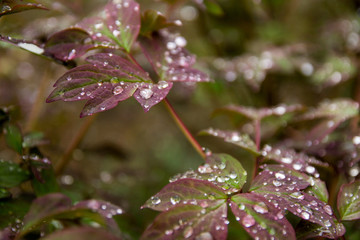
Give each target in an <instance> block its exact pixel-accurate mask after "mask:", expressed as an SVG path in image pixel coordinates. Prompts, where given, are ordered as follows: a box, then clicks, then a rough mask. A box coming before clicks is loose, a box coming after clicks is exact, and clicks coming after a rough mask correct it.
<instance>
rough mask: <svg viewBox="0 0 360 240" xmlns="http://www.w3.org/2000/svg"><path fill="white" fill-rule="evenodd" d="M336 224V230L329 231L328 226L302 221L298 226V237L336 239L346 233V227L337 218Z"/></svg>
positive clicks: (300, 239)
mask: <svg viewBox="0 0 360 240" xmlns="http://www.w3.org/2000/svg"><path fill="white" fill-rule="evenodd" d="M334 223H335V225H336V229H337V231H336V232H333V231H329V229H327V228H326V227H323V226H321V225H318V224H314V223H311V222H306V221H301V222H300V223H299V224H298V225H297V227H296V233H297V234H296V239H298V240H302V239H309V238H316V237H321V238H331V239H336V238H339V237H341V236H343V235H344V234H345V227H344V225H342V224H341V223H339V222H338V221H337V220H336V219H335V220H334Z"/></svg>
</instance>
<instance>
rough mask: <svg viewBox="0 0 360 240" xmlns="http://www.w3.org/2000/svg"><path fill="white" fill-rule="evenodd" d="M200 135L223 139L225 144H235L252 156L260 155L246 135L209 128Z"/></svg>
mask: <svg viewBox="0 0 360 240" xmlns="http://www.w3.org/2000/svg"><path fill="white" fill-rule="evenodd" d="M200 135H211V136H214V137H219V138H223V139H224V141H225V142H228V143H232V144H235V145H237V146H239V147H241V148H243V149H245V150H247V151H250V152H251V153H253V154H254V155H260V154H259V152H258V151H257V150H256V145H255V143H254V141H253V140H252V139H251V138H250V137H249V135H247V134H240V133H239V132H237V131H224V130H219V129H213V128H209V129H207V130H203V131H201V132H200Z"/></svg>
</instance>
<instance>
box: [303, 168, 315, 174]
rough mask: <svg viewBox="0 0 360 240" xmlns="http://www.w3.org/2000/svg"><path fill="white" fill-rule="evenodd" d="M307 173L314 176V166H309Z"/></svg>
mask: <svg viewBox="0 0 360 240" xmlns="http://www.w3.org/2000/svg"><path fill="white" fill-rule="evenodd" d="M305 171H306V172H307V173H309V174H313V173H314V172H315V168H314V167H313V166H307V167H306V168H305Z"/></svg>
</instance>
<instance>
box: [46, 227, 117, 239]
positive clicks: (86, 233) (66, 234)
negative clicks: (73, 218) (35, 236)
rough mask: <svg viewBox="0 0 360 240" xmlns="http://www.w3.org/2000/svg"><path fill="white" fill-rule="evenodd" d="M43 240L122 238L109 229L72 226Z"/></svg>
mask: <svg viewBox="0 0 360 240" xmlns="http://www.w3.org/2000/svg"><path fill="white" fill-rule="evenodd" d="M42 239H43V240H65V239H76V240H99V239H102V240H120V238H118V237H116V236H114V235H111V234H110V233H108V232H107V231H105V230H103V229H98V228H90V227H72V228H68V229H65V230H63V231H57V232H55V233H52V234H50V235H48V236H46V237H44V238H42Z"/></svg>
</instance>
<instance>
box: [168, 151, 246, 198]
mask: <svg viewBox="0 0 360 240" xmlns="http://www.w3.org/2000/svg"><path fill="white" fill-rule="evenodd" d="M205 162H206V163H205V164H204V165H202V166H199V167H198V169H197V171H193V170H190V171H187V172H185V173H183V174H178V175H176V176H174V177H173V178H171V179H170V182H175V181H177V180H179V179H184V178H190V179H198V180H203V181H208V182H210V183H212V184H214V185H216V186H218V187H220V189H222V191H223V192H224V193H226V194H232V193H234V192H239V191H240V190H241V189H242V187H243V185H244V184H245V182H246V176H247V172H246V171H245V169H244V168H243V167H242V165H241V164H240V162H239V161H238V160H236V159H235V158H233V157H231V156H230V155H228V154H212V155H211V156H208V157H207V158H206V161H205Z"/></svg>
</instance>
